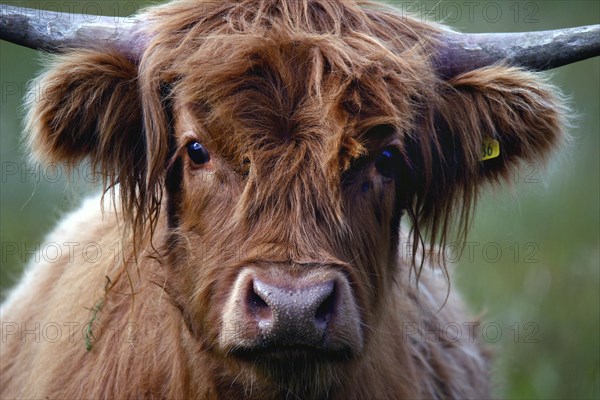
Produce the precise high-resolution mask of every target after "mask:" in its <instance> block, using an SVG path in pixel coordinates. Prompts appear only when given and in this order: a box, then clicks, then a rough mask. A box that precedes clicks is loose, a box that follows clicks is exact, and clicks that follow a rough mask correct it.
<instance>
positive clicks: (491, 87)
mask: <svg viewBox="0 0 600 400" xmlns="http://www.w3.org/2000/svg"><path fill="white" fill-rule="evenodd" d="M420 115H421V118H422V123H421V124H419V129H417V130H415V132H414V133H412V134H410V135H409V136H408V137H407V140H406V143H405V144H406V153H407V155H408V157H407V158H408V164H409V167H410V169H411V173H410V176H411V177H413V181H412V182H411V185H410V186H411V187H414V188H415V190H416V192H415V196H414V202H413V203H412V204H411V205H410V206H409V207H408V209H407V211H408V213H409V216H410V218H411V220H412V221H413V227H414V231H413V232H414V235H415V240H414V242H415V243H419V241H421V240H422V236H421V231H427V232H429V241H430V243H431V244H434V243H439V242H441V243H444V242H445V241H446V238H447V237H448V236H449V231H451V230H452V228H453V227H454V228H457V232H455V233H457V234H458V239H461V238H464V237H465V235H466V232H467V229H468V226H469V216H470V212H471V211H472V207H473V205H474V203H475V201H476V199H477V195H478V192H479V191H480V188H481V186H482V184H483V183H485V182H494V183H495V182H498V181H502V180H508V178H509V177H510V176H512V175H511V174H512V172H513V171H514V170H515V169H517V168H519V166H520V164H522V163H530V162H534V163H539V162H544V161H545V160H546V159H547V158H548V156H549V154H550V153H551V152H552V150H554V149H555V148H556V147H558V145H559V144H560V143H561V141H562V139H563V138H564V135H563V127H564V126H565V125H566V115H567V109H566V108H565V106H564V105H563V101H562V99H561V98H560V95H559V94H558V91H557V90H556V89H555V88H553V87H552V86H550V85H548V84H547V83H546V82H545V81H544V80H543V79H542V78H541V77H540V76H539V75H537V74H535V73H530V72H526V71H523V70H521V69H518V68H512V67H503V66H493V67H487V68H482V69H477V70H474V71H471V72H467V73H464V74H462V75H460V76H457V77H455V78H452V79H450V80H448V81H443V82H441V83H440V85H439V91H438V93H437V97H436V99H435V100H434V101H431V102H429V103H428V104H427V105H426V107H424V108H423V112H421V113H420ZM496 143H497V148H496V149H495V150H496V151H493V150H494V149H493V148H494V147H496V146H495V144H496ZM484 148H485V150H486V153H487V154H486V155H485V156H484ZM453 236H454V235H453ZM440 248H443V246H442V247H440Z"/></svg>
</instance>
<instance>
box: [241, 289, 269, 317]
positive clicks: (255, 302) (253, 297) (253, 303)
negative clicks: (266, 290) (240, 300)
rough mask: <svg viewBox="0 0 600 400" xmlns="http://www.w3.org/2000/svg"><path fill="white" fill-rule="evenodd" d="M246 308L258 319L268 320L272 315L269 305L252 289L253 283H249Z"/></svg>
mask: <svg viewBox="0 0 600 400" xmlns="http://www.w3.org/2000/svg"><path fill="white" fill-rule="evenodd" d="M247 304H248V309H249V310H250V313H252V315H254V317H255V318H256V319H258V320H270V319H271V318H272V317H273V312H272V310H271V307H269V305H268V304H267V303H266V302H265V300H264V299H263V298H262V297H260V295H259V294H258V293H256V291H255V290H254V285H253V284H250V288H249V290H248V299H247Z"/></svg>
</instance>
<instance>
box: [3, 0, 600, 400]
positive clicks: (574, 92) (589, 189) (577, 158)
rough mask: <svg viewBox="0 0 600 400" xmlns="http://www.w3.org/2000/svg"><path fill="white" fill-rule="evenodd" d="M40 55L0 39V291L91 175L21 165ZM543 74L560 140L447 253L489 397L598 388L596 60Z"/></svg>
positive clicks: (541, 19)
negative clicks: (567, 131) (485, 346)
mask: <svg viewBox="0 0 600 400" xmlns="http://www.w3.org/2000/svg"><path fill="white" fill-rule="evenodd" d="M5 3H10V4H18V5H23V6H28V7H35V8H45V9H51V10H61V11H69V10H71V11H73V12H88V13H96V14H104V15H116V14H118V15H129V14H130V13H132V12H134V11H136V10H138V9H139V8H140V7H141V6H143V5H148V4H150V2H148V1H111V0H108V1H75V2H72V1H70V2H66V1H65V2H61V1H18V2H14V1H13V2H5ZM391 3H393V4H395V5H396V6H397V7H399V9H400V10H402V12H406V13H411V14H413V15H415V16H417V17H419V18H422V19H427V20H429V21H437V22H445V23H447V24H449V25H451V26H453V27H455V28H457V29H459V30H462V31H465V32H492V31H501V32H509V31H527V30H543V29H555V28H563V27H571V26H577V25H585V24H597V23H599V22H600V2H598V1H594V0H590V1H581V0H580V1H577V0H575V1H566V0H559V1H496V2H492V1H475V2H467V1H445V0H442V1H410V2H403V1H392V2H391ZM42 65H43V58H42V57H41V56H40V54H39V53H37V52H35V51H32V50H27V49H22V48H19V47H17V46H14V45H11V44H8V43H5V42H0V85H1V101H0V168H1V169H0V242H1V244H2V248H1V253H0V259H1V264H0V297H1V298H4V297H5V296H6V293H7V289H8V288H9V287H10V286H11V285H13V284H14V283H15V282H16V281H17V280H18V278H19V274H20V271H21V268H22V266H23V264H24V262H25V261H26V260H27V259H28V258H29V257H30V256H31V254H32V252H33V251H34V250H35V249H36V248H43V246H44V243H45V242H44V235H45V233H47V232H48V231H49V230H50V229H51V227H52V226H53V225H54V224H55V222H56V221H57V220H58V219H59V218H60V216H61V215H62V214H63V213H64V212H65V211H67V210H69V209H71V208H72V207H73V206H74V205H76V204H77V202H78V199H79V198H80V197H81V195H82V193H87V192H90V191H93V190H94V188H95V187H94V185H93V184H90V183H88V182H87V181H88V180H86V179H82V176H81V175H76V176H75V177H71V178H68V177H66V176H65V175H64V171H62V170H59V171H58V173H60V175H62V176H58V175H57V170H53V169H52V168H43V167H42V168H40V169H37V170H35V169H30V168H27V167H25V160H26V158H27V154H26V152H25V150H24V148H23V146H22V145H21V144H20V141H19V140H20V139H19V138H20V133H21V130H22V117H23V108H22V98H23V95H24V93H25V87H26V84H27V82H28V81H30V80H31V79H32V78H34V77H35V76H36V75H37V74H38V73H39V71H40V69H41V67H42ZM550 76H551V81H552V82H553V83H554V84H555V85H557V86H558V87H560V88H562V90H563V92H564V93H565V94H567V95H568V96H569V97H570V99H571V105H572V109H573V116H574V117H575V124H576V126H575V127H574V129H572V131H571V134H572V136H573V138H574V140H573V145H572V146H571V147H570V148H568V149H566V150H562V151H561V152H560V154H557V156H556V157H555V158H554V159H553V161H552V162H551V164H550V165H549V166H548V168H546V169H545V170H542V169H541V168H540V166H537V165H529V166H524V168H523V169H522V170H521V171H520V172H519V173H518V174H515V176H514V177H513V182H511V184H510V185H505V186H504V187H502V188H497V189H495V190H487V191H485V193H484V195H483V196H482V198H481V200H480V202H479V206H478V209H477V213H476V217H475V222H474V224H473V227H472V230H471V232H470V235H469V238H468V247H466V249H465V251H464V252H463V254H462V255H461V256H460V257H458V256H456V253H455V252H453V253H450V255H449V257H451V258H453V259H456V260H457V262H458V270H457V274H456V284H455V286H457V287H458V290H461V291H462V292H463V293H464V295H465V297H466V298H467V300H468V302H469V304H470V306H471V308H472V309H473V310H474V311H476V312H479V311H483V312H485V318H484V322H483V327H484V328H485V329H484V339H485V340H487V341H488V342H490V345H491V346H492V348H493V349H494V352H495V353H496V356H495V360H496V361H495V363H494V381H495V384H496V388H495V396H496V397H501V398H527V399H532V398H536V399H537V398H539V399H593V398H599V397H600V367H599V365H600V355H599V352H600V349H599V332H600V329H599V328H600V322H599V318H600V317H599V315H600V309H599V308H600V265H599V263H600V261H599V260H600V254H599V253H600V245H599V239H600V220H599V208H600V206H599V204H600V200H599V187H600V184H599V182H600V176H599V172H600V165H599V157H598V155H599V152H600V144H599V137H600V132H599V130H600V128H599V114H600V104H599V100H600V82H599V80H600V63H599V60H598V59H595V60H588V61H584V62H580V63H577V64H574V65H570V66H566V67H562V68H559V69H557V70H555V71H553V72H552V73H551V74H550ZM455 290H456V288H455ZM465 332H466V331H465ZM465 332H463V333H465ZM450 334H452V332H450Z"/></svg>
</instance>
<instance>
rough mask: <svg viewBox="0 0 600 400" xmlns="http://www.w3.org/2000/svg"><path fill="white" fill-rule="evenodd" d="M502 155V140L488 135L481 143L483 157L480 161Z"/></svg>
mask: <svg viewBox="0 0 600 400" xmlns="http://www.w3.org/2000/svg"><path fill="white" fill-rule="evenodd" d="M499 155H500V142H498V141H497V140H496V139H491V138H489V137H486V138H484V139H483V143H482V145H481V158H480V159H479V160H480V161H485V160H489V159H492V158H496V157H498V156H499Z"/></svg>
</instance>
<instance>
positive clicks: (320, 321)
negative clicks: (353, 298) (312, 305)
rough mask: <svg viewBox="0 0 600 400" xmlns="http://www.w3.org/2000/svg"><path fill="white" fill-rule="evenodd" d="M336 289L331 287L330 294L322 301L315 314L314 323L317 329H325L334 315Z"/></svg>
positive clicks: (333, 286)
mask: <svg viewBox="0 0 600 400" xmlns="http://www.w3.org/2000/svg"><path fill="white" fill-rule="evenodd" d="M335 289H336V287H335V283H334V284H333V285H332V288H331V292H330V293H329V295H328V296H327V297H326V298H325V299H324V300H323V302H322V303H321V304H320V305H319V307H318V308H317V311H316V312H315V323H316V324H317V326H318V327H319V328H326V327H327V324H328V323H329V322H330V321H331V319H332V317H333V315H334V313H335V302H336V290H335Z"/></svg>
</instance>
